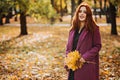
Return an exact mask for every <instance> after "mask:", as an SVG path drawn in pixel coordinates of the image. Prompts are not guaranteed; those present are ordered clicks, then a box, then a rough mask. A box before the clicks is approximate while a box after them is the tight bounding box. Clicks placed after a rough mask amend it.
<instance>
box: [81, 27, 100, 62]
mask: <svg viewBox="0 0 120 80" xmlns="http://www.w3.org/2000/svg"><path fill="white" fill-rule="evenodd" d="M100 49H101V36H100V32H99V27H97V28H96V29H95V31H94V35H93V47H92V48H91V49H90V50H89V51H87V52H85V54H84V55H82V57H83V58H84V59H85V60H86V61H91V60H93V59H94V58H95V56H96V55H97V54H98V53H99V51H100Z"/></svg>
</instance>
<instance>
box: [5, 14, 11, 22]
mask: <svg viewBox="0 0 120 80" xmlns="http://www.w3.org/2000/svg"><path fill="white" fill-rule="evenodd" d="M5 23H6V24H7V23H10V16H9V14H8V15H7V16H6V19H5Z"/></svg>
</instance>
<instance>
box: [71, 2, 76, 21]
mask: <svg viewBox="0 0 120 80" xmlns="http://www.w3.org/2000/svg"><path fill="white" fill-rule="evenodd" d="M74 12H75V0H71V19H72V17H73V15H74Z"/></svg>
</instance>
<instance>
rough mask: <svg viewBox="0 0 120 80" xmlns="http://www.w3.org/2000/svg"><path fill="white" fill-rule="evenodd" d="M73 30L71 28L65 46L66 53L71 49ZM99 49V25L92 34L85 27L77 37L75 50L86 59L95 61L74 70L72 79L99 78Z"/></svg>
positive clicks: (94, 79)
mask: <svg viewBox="0 0 120 80" xmlns="http://www.w3.org/2000/svg"><path fill="white" fill-rule="evenodd" d="M74 33H75V31H74V30H71V31H70V33H69V37H68V43H67V46H66V55H67V54H68V53H69V52H70V51H71V50H72V44H73V38H74ZM100 49H101V37H100V32H99V27H96V29H95V31H94V34H93V35H92V34H91V33H90V32H88V31H87V30H86V29H85V28H84V30H83V32H82V33H81V35H80V36H79V39H78V44H77V48H76V50H78V51H79V52H80V53H81V55H82V57H83V58H84V59H85V60H86V61H91V62H95V63H96V64H92V63H85V64H84V65H83V67H82V68H81V69H77V70H75V72H74V80H99V53H98V52H99V51H100Z"/></svg>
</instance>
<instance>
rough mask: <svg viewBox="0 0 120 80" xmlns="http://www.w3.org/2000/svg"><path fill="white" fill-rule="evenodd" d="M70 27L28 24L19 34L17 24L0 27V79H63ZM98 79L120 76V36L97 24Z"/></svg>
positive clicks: (119, 30)
mask: <svg viewBox="0 0 120 80" xmlns="http://www.w3.org/2000/svg"><path fill="white" fill-rule="evenodd" d="M69 29H70V28H69V27H28V32H29V35H26V36H21V37H19V36H18V35H19V33H20V31H19V27H6V26H4V27H0V80H66V79H67V72H66V71H65V69H64V68H63V65H64V64H63V62H64V56H65V46H66V42H67V38H68V31H69ZM100 32H101V37H102V49H101V51H100V80H120V74H119V73H120V68H119V66H120V27H118V34H119V36H112V35H110V27H100Z"/></svg>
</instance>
